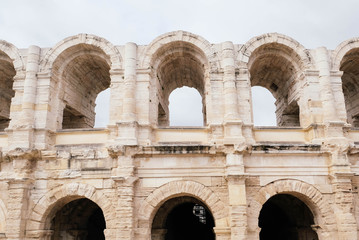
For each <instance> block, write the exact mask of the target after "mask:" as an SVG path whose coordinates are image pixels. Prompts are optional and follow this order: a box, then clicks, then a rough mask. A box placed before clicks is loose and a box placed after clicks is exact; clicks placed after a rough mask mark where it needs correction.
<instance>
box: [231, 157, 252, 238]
mask: <svg viewBox="0 0 359 240" xmlns="http://www.w3.org/2000/svg"><path fill="white" fill-rule="evenodd" d="M226 163H227V164H226V165H227V169H226V178H227V183H228V197H229V206H230V207H229V209H230V219H231V220H230V221H231V222H230V226H231V238H230V239H231V240H239V239H243V240H244V239H247V197H246V184H245V179H246V175H245V173H244V163H243V155H242V154H240V153H228V154H227V156H226Z"/></svg>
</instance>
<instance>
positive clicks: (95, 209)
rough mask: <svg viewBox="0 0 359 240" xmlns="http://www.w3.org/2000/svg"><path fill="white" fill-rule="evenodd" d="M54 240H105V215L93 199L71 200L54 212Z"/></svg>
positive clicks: (52, 226)
mask: <svg viewBox="0 0 359 240" xmlns="http://www.w3.org/2000/svg"><path fill="white" fill-rule="evenodd" d="M52 215H53V218H52V220H51V230H53V231H54V232H53V235H52V237H51V239H52V240H60V239H78V240H104V239H105V235H104V232H103V231H104V229H106V222H105V217H104V215H103V212H102V210H101V208H100V207H99V206H98V205H97V204H96V203H94V202H93V201H91V200H89V199H87V198H82V199H77V200H74V201H71V202H69V203H67V204H66V205H64V206H63V207H62V208H60V209H58V210H57V211H56V212H55V213H53V214H52Z"/></svg>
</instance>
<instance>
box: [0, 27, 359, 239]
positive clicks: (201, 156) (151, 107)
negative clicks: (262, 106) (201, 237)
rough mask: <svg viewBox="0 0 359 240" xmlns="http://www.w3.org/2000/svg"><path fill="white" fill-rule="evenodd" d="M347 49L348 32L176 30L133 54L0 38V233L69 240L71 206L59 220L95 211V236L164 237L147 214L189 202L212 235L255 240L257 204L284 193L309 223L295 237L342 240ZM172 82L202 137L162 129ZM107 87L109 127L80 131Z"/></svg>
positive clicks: (346, 190)
mask: <svg viewBox="0 0 359 240" xmlns="http://www.w3.org/2000/svg"><path fill="white" fill-rule="evenodd" d="M358 49H359V39H358V38H353V39H350V40H347V41H345V42H343V43H342V44H340V45H339V46H338V47H337V48H336V49H334V50H328V49H326V48H324V47H321V48H317V49H311V50H310V49H306V48H305V47H304V46H302V45H301V44H300V43H298V42H297V41H295V40H294V39H292V38H290V37H288V36H284V35H281V34H277V33H268V34H263V35H261V36H256V37H254V38H252V39H250V40H249V41H248V42H246V43H232V42H223V43H217V44H211V43H209V42H208V41H207V40H205V39H203V38H202V37H200V36H198V35H195V34H192V33H188V32H184V31H176V32H171V33H166V34H164V35H161V36H159V37H158V38H156V39H155V40H153V41H152V42H151V43H149V44H148V45H144V46H137V45H136V44H135V43H127V44H126V45H123V46H115V45H113V44H112V43H110V42H108V41H107V40H105V39H103V38H101V37H98V36H93V35H89V34H80V35H76V36H72V37H69V38H66V39H64V40H62V41H60V42H59V43H58V44H56V45H55V46H54V47H51V48H39V47H37V46H30V47H29V48H28V49H21V50H19V49H17V48H16V47H15V46H13V45H12V44H11V43H8V42H6V41H0V88H1V91H0V92H1V94H0V95H1V96H0V100H1V101H0V110H1V112H0V129H4V131H3V132H2V133H0V150H1V156H0V157H1V158H0V159H1V161H0V238H2V239H11V240H15V239H27V240H30V239H52V238H51V236H53V237H54V238H55V239H56V238H60V237H59V236H60V235H62V236H63V239H76V236H77V238H78V239H83V236H85V235H86V234H88V233H86V231H84V229H82V228H78V229H75V228H74V226H75V225H76V224H73V225H71V224H70V223H68V224H67V223H66V221H65V220H64V219H62V220H61V221H60V222H56V221H57V220H56V219H58V218H61V211H63V212H66V211H68V212H73V214H75V213H78V212H82V213H84V214H83V216H80V215H79V214H77V215H76V216H75V215H74V216H73V221H74V222H76V221H82V222H83V221H85V220H86V219H87V218H86V216H87V215H86V214H88V215H90V214H91V213H92V212H93V211H95V210H94V209H95V208H96V206H97V208H98V209H101V210H102V213H103V217H104V220H105V222H106V229H105V230H104V236H105V237H106V239H136V240H149V239H152V240H154V239H164V236H165V234H166V232H167V230H168V229H166V226H165V224H164V222H165V221H166V218H167V215H168V211H169V210H168V211H167V212H166V211H164V210H163V208H161V207H162V206H171V207H175V206H177V205H179V204H180V203H181V202H182V203H183V202H186V201H192V202H195V203H199V204H202V205H203V206H205V208H206V209H207V211H208V212H209V213H210V214H211V215H212V216H213V220H214V227H213V232H214V234H215V236H216V239H217V240H222V239H223V240H234V239H236V240H237V239H259V235H260V234H261V233H260V232H261V230H262V229H261V227H260V225H259V218H261V210H262V209H264V207H265V206H266V203H267V202H268V200H270V199H273V197H275V196H286V195H291V196H293V197H295V198H296V199H298V200H299V201H300V202H302V203H303V204H304V205H305V206H306V207H307V208H308V209H309V212H310V214H309V215H312V219H311V221H312V222H311V223H310V225H309V226H307V227H308V228H310V229H309V230H310V231H312V232H311V233H310V234H314V235H317V237H318V239H321V240H324V239H325V240H327V239H333V240H334V239H347V240H353V239H357V238H358V236H357V234H358V227H359V226H358V224H359V222H358V221H359V198H358V186H359V178H358V177H357V176H358V175H359V167H358V166H359V163H358V161H357V159H358V152H359V151H358V148H359V145H358V142H359V131H358V130H357V129H356V127H357V120H358V119H357V118H358V113H359V111H358V109H359V107H358V106H359V105H358V103H359V98H358V92H359V91H357V85H358V81H357V80H358V76H359V72H358V69H359V56H358ZM182 86H189V87H194V88H196V89H197V90H198V91H199V92H200V94H201V96H202V98H203V101H202V102H203V106H204V109H205V114H204V119H205V125H204V126H203V127H197V128H193V127H169V126H168V117H169V109H168V97H169V95H170V93H171V92H172V91H173V90H174V89H176V88H179V87H182ZM252 86H262V87H265V88H267V89H268V90H269V91H270V92H271V93H272V94H273V96H274V97H275V98H276V108H277V110H276V116H277V123H278V127H255V126H254V125H253V118H252V111H253V110H252V104H251V102H252V96H251V87H252ZM107 88H111V97H110V113H109V114H110V116H109V119H110V120H109V124H108V126H107V127H106V128H105V129H94V128H92V127H93V123H94V117H95V112H94V106H95V99H96V97H97V95H98V94H99V93H100V92H101V91H103V90H105V89H107ZM8 119H10V121H8ZM81 199H87V200H89V201H82V202H81ZM166 203H168V205H165V204H166ZM59 214H60V215H59ZM161 214H162V215H161ZM166 214H167V215H166ZM59 216H60V217H59ZM70 219H71V217H70ZM76 219H77V220H76ZM82 219H85V220H82ZM56 224H57V225H56ZM57 229H60V230H57ZM311 229H312V230H311ZM309 230H308V229H307V230H306V231H309ZM303 239H306V238H303Z"/></svg>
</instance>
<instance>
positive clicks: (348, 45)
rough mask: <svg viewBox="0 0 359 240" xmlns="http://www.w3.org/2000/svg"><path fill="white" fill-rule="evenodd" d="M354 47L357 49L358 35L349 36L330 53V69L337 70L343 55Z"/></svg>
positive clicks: (358, 47) (358, 45)
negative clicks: (354, 36) (349, 37)
mask: <svg viewBox="0 0 359 240" xmlns="http://www.w3.org/2000/svg"><path fill="white" fill-rule="evenodd" d="M356 48H357V49H359V37H356V38H351V39H348V40H346V41H344V42H342V43H340V44H339V45H338V46H337V47H336V49H335V50H334V51H333V53H332V57H331V62H332V70H334V71H339V70H340V65H341V63H342V60H343V58H344V56H345V55H346V54H347V53H348V52H349V51H351V50H353V49H356Z"/></svg>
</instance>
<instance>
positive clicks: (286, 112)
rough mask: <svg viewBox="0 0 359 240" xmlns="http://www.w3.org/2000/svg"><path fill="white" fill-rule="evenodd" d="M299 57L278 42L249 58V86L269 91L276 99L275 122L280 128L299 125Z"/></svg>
mask: <svg viewBox="0 0 359 240" xmlns="http://www.w3.org/2000/svg"><path fill="white" fill-rule="evenodd" d="M297 63H300V56H299V55H298V54H296V53H295V52H294V51H293V50H292V49H291V48H289V47H287V46H284V45H282V44H278V43H270V44H265V45H263V46H261V47H259V48H257V49H256V50H255V51H254V52H253V53H252V54H251V57H250V61H249V71H250V75H251V85H252V87H253V86H261V87H264V88H266V89H268V90H269V91H270V92H271V93H272V95H273V97H274V98H275V99H276V101H275V106H276V121H277V126H279V127H282V126H283V127H285V126H290V127H295V126H300V119H299V106H298V104H297V100H298V99H297V98H298V95H299V94H298V91H297V89H298V88H297V87H295V85H296V83H297V82H298V81H297V80H298V78H299V74H298V70H299V69H300V67H299V64H297Z"/></svg>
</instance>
